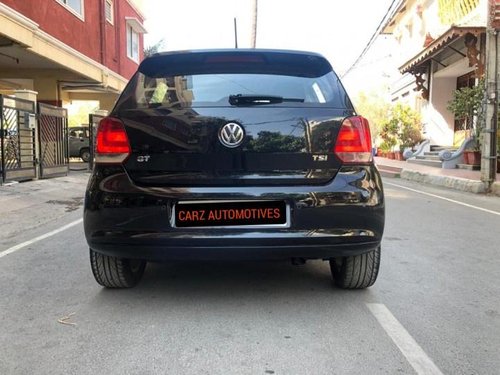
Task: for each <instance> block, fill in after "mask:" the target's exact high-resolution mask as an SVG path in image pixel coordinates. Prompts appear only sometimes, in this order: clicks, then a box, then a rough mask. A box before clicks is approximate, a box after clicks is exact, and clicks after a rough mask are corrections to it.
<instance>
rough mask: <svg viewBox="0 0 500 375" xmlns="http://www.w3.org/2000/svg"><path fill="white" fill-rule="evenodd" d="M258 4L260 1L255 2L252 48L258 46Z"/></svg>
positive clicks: (255, 0)
mask: <svg viewBox="0 0 500 375" xmlns="http://www.w3.org/2000/svg"><path fill="white" fill-rule="evenodd" d="M257 2H258V0H253V23H252V42H251V45H252V48H256V46H257Z"/></svg>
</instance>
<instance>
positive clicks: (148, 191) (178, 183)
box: [84, 49, 384, 288]
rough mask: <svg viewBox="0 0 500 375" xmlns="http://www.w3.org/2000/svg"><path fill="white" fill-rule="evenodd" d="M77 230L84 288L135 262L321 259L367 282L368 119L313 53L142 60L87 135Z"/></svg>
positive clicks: (125, 277) (374, 268)
mask: <svg viewBox="0 0 500 375" xmlns="http://www.w3.org/2000/svg"><path fill="white" fill-rule="evenodd" d="M95 151H96V152H95V167H94V170H93V172H92V176H91V178H90V180H89V184H88V187H87V191H86V196H85V210H84V227H85V236H86V239H87V242H88V244H89V247H90V260H91V266H92V271H93V274H94V276H95V279H96V280H97V282H98V283H100V284H101V285H103V286H106V287H111V288H123V287H132V286H134V285H135V284H136V283H137V282H138V281H139V280H140V279H141V277H142V275H143V273H144V269H145V266H146V262H147V261H164V260H207V259H243V260H244V259H269V260H271V259H273V260H275V259H291V260H292V261H293V262H294V263H303V262H304V261H306V260H308V259H323V260H328V261H329V262H330V266H331V271H332V275H333V279H334V281H335V283H336V284H337V285H338V286H340V287H342V288H365V287H368V286H371V285H372V284H373V283H374V282H375V280H376V278H377V274H378V270H379V264H380V243H381V239H382V233H383V230H384V196H383V189H382V182H381V178H380V175H379V173H378V171H377V169H376V168H375V166H374V164H373V159H372V152H371V151H372V150H371V136H370V129H369V124H368V121H367V120H366V119H364V118H363V117H361V116H359V115H358V114H357V113H356V112H355V110H354V108H353V105H352V104H351V102H350V100H349V97H348V96H347V94H346V92H345V90H344V88H343V87H342V84H341V82H340V80H339V78H338V77H337V76H336V74H335V73H334V72H333V70H332V67H331V65H330V64H329V63H328V61H327V60H326V59H325V58H324V57H322V56H321V55H318V54H315V53H309V52H296V51H281V50H259V49H252V50H206V51H185V52H169V53H160V54H156V55H153V56H152V57H149V58H147V59H145V60H144V61H143V62H142V63H141V64H140V66H139V69H138V71H137V73H136V74H135V75H134V76H133V78H132V79H131V81H130V82H129V83H128V85H127V87H126V88H125V90H124V92H123V93H122V94H121V96H120V98H119V99H118V101H117V103H116V105H115V107H114V109H113V110H112V112H111V113H110V115H109V116H108V117H106V118H104V119H103V120H102V121H101V123H100V124H99V127H98V131H97V141H96V150H95Z"/></svg>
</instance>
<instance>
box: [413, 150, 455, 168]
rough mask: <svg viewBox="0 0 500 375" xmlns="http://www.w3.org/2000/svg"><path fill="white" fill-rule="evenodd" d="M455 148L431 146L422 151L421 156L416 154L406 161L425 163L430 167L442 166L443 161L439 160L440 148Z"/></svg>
mask: <svg viewBox="0 0 500 375" xmlns="http://www.w3.org/2000/svg"><path fill="white" fill-rule="evenodd" d="M456 149H457V148H454V147H447V146H436V145H433V146H431V151H429V152H424V155H423V156H417V157H416V158H415V159H408V160H407V162H408V163H412V164H420V165H427V166H430V167H436V168H442V166H443V162H442V161H441V160H439V152H440V151H442V150H453V151H455V150H456Z"/></svg>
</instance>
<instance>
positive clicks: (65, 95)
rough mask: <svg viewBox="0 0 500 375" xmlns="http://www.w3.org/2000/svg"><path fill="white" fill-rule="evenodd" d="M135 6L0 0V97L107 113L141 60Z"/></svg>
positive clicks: (106, 1) (106, 0)
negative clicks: (27, 95) (81, 103)
mask: <svg viewBox="0 0 500 375" xmlns="http://www.w3.org/2000/svg"><path fill="white" fill-rule="evenodd" d="M141 9H142V2H141V1H139V0H135V1H132V0H23V1H19V0H0V94H8V95H13V94H15V93H16V92H19V91H20V90H32V91H34V92H36V94H35V95H36V96H37V99H38V101H39V102H44V103H49V104H53V105H57V106H62V105H63V104H65V103H67V102H70V101H72V100H98V101H99V102H100V108H101V109H104V110H110V109H111V107H112V105H113V103H114V101H115V100H116V98H117V95H118V94H119V93H120V92H121V91H122V90H123V88H124V87H125V85H126V83H127V82H128V80H129V78H130V77H131V75H132V74H133V73H134V71H135V70H136V69H137V67H138V64H139V62H140V61H141V60H142V58H143V34H144V33H145V32H146V30H145V29H144V27H143V22H144V16H143V13H142V11H141Z"/></svg>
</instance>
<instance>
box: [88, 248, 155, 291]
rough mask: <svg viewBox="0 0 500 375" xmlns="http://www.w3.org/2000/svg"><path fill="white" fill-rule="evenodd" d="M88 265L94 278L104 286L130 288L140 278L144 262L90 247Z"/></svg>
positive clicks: (144, 266)
mask: <svg viewBox="0 0 500 375" xmlns="http://www.w3.org/2000/svg"><path fill="white" fill-rule="evenodd" d="M90 266H91V267H92V273H93V274H94V278H95V280H96V281H97V282H98V283H99V284H101V285H102V286H105V287H106V288H132V287H134V286H136V285H137V283H138V282H139V281H140V280H141V279H142V275H143V274H144V269H145V268H146V262H145V261H143V260H135V259H123V258H116V257H112V256H108V255H104V254H100V253H97V252H95V251H94V250H92V249H90Z"/></svg>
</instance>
